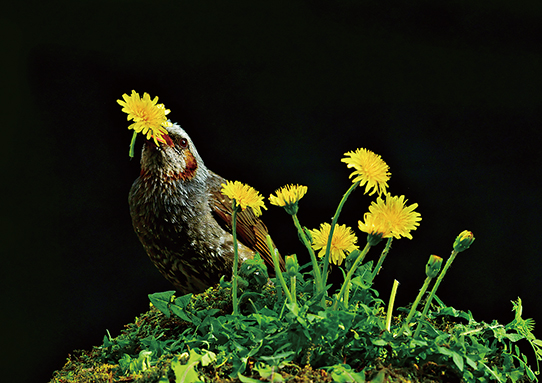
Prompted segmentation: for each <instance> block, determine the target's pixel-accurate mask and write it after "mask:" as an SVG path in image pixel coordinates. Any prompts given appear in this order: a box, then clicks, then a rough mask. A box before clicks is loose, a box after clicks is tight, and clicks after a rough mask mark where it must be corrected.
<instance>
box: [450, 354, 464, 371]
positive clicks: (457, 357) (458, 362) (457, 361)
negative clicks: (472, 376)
mask: <svg viewBox="0 0 542 383" xmlns="http://www.w3.org/2000/svg"><path fill="white" fill-rule="evenodd" d="M452 359H453V361H454V363H455V365H456V366H457V368H459V371H461V372H462V371H463V367H464V363H465V361H464V360H463V356H461V355H459V354H458V353H457V352H455V351H452Z"/></svg>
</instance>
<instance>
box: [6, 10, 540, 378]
mask: <svg viewBox="0 0 542 383" xmlns="http://www.w3.org/2000/svg"><path fill="white" fill-rule="evenodd" d="M8 7H10V8H7V9H5V13H4V14H3V15H2V16H0V19H1V20H0V21H1V22H0V29H1V36H2V40H3V43H2V44H3V45H4V48H2V51H3V56H4V58H3V60H2V61H3V63H2V64H3V65H4V66H5V68H4V69H3V70H2V84H3V85H2V88H3V92H2V98H3V100H2V102H1V105H2V110H3V111H2V126H3V130H2V142H3V145H2V150H0V156H1V157H0V158H1V165H2V185H3V187H2V188H1V192H2V195H1V201H2V214H1V220H0V223H1V225H2V226H1V233H2V237H1V241H0V243H1V245H0V246H1V248H2V250H1V251H2V265H1V272H2V275H1V279H0V286H1V291H2V308H3V309H2V322H3V323H2V330H3V333H4V334H3V337H2V340H3V342H2V347H1V353H2V357H1V359H0V360H1V361H2V364H4V363H5V364H6V366H9V372H7V374H8V376H9V374H10V373H13V374H14V376H13V379H11V380H9V379H8V378H7V377H6V375H5V374H6V369H4V370H3V371H4V372H3V373H2V374H3V378H2V379H4V378H6V379H8V380H6V381H29V382H38V381H47V380H48V379H50V377H51V375H52V372H53V371H54V370H56V369H60V368H61V367H62V365H63V364H64V361H65V358H66V357H67V355H68V353H70V352H71V351H72V350H74V349H83V348H87V349H88V348H91V347H92V346H93V345H99V344H100V343H101V341H102V338H103V336H104V335H105V331H106V329H109V331H110V332H111V333H112V334H113V335H114V336H115V335H117V334H118V333H119V331H120V330H121V329H122V326H123V325H124V324H125V323H128V322H130V321H132V320H133V319H134V317H135V316H137V315H138V314H139V313H141V312H143V311H144V310H146V308H147V307H148V298H147V294H149V293H153V292H157V291H165V290H169V289H170V285H169V284H168V283H167V282H166V281H165V279H163V278H162V277H161V276H160V274H159V273H158V272H157V271H156V270H155V268H154V266H153V265H152V264H151V262H150V261H149V260H148V259H147V257H146V255H145V253H144V251H143V248H142V247H141V245H140V244H139V242H138V240H137V238H136V236H135V234H134V233H133V231H132V227H131V221H130V218H129V213H128V205H127V194H128V190H129V188H130V186H131V183H132V182H133V180H134V179H135V178H136V177H137V175H138V173H139V164H138V160H139V150H140V147H141V142H142V140H141V139H139V141H138V146H137V151H136V153H137V156H136V158H135V159H134V160H132V161H130V160H129V159H128V144H129V141H130V138H131V134H132V133H131V131H128V130H127V126H128V122H127V121H126V115H125V114H124V113H122V112H121V107H120V106H119V105H118V104H117V103H116V100H117V99H119V98H121V96H122V94H123V93H130V92H131V90H132V89H134V90H136V91H137V92H139V93H140V94H142V93H143V92H149V93H150V94H151V96H152V97H154V96H156V95H158V96H159V97H160V100H159V102H162V103H164V104H165V105H166V107H167V108H169V109H171V114H170V115H169V117H170V118H171V119H172V120H173V121H175V122H178V123H180V124H181V125H182V126H183V127H184V128H185V129H186V130H187V131H188V132H189V134H190V135H191V137H192V139H193V141H194V142H195V144H196V146H197V148H198V151H199V153H200V154H201V156H202V157H203V159H204V161H205V163H206V165H207V166H208V167H209V168H210V169H212V170H214V171H215V172H217V173H218V174H220V175H222V176H224V177H226V178H229V179H234V180H240V181H243V182H246V183H248V184H250V185H252V186H253V187H255V188H256V189H258V190H259V191H260V192H261V193H262V194H263V195H265V196H268V195H269V194H270V193H271V192H273V191H274V190H275V189H276V188H277V187H280V186H282V185H284V184H286V183H292V182H293V183H301V184H304V185H307V186H308V187H309V192H308V194H307V196H306V197H305V198H304V199H303V200H302V202H301V205H300V207H301V210H300V213H299V218H300V220H301V222H302V224H304V225H306V226H307V227H309V228H315V227H318V226H319V224H320V223H321V222H324V221H329V220H330V218H331V216H332V215H333V213H334V211H335V208H336V206H337V204H338V202H339V200H340V198H341V196H342V194H343V193H344V192H345V191H346V189H347V188H348V187H349V185H350V181H349V179H348V175H349V174H350V170H349V169H347V168H346V166H345V165H344V164H343V163H341V162H340V159H341V158H342V157H343V154H344V153H345V152H347V151H350V150H354V149H356V148H359V147H366V148H369V149H371V150H373V151H375V152H376V153H379V154H381V155H382V157H383V159H384V160H385V161H386V162H387V163H388V164H389V165H390V167H391V172H392V177H391V180H390V182H389V185H390V191H391V193H392V194H394V195H401V194H404V195H405V196H406V198H408V199H409V203H414V202H416V203H418V204H419V208H418V209H417V210H418V211H419V212H420V213H421V215H422V218H423V219H422V221H421V226H420V227H419V229H418V230H416V231H414V232H413V233H412V234H413V237H414V239H413V240H408V239H401V240H399V241H394V244H393V248H392V251H391V252H390V255H389V257H388V259H387V260H386V262H385V264H384V269H383V270H382V272H381V274H380V276H379V277H378V279H377V288H378V289H379V290H380V292H381V296H382V298H384V299H385V300H387V298H388V296H389V292H390V290H391V285H392V281H393V279H398V280H399V281H400V282H401V285H400V287H399V290H398V295H397V301H396V304H397V305H406V304H408V303H409V302H411V301H412V300H413V299H414V297H415V295H416V293H417V291H418V289H419V288H420V286H421V284H422V283H423V279H424V278H425V274H424V265H425V263H426V261H427V259H428V257H429V255H430V254H437V255H440V256H442V257H445V258H446V257H448V255H449V253H450V251H451V244H452V242H453V240H454V238H455V236H456V235H457V234H458V233H459V232H461V231H462V230H465V229H469V230H472V231H473V232H474V234H475V236H476V241H475V242H474V244H473V246H472V247H471V249H469V250H468V251H466V252H464V253H461V254H460V255H459V256H458V257H457V259H456V261H455V263H454V265H453V266H452V268H451V269H450V271H449V272H448V274H447V276H446V278H445V280H444V282H443V283H442V285H441V287H440V289H439V294H438V295H439V296H440V297H441V298H442V299H443V300H444V301H445V302H446V303H447V304H448V305H451V306H454V307H456V308H458V309H462V310H471V311H472V312H473V314H474V317H475V318H476V319H478V320H485V321H491V320H493V319H498V320H499V321H500V322H501V323H508V322H509V321H510V320H512V319H513V313H512V312H511V309H512V304H511V303H510V301H511V300H514V299H516V298H517V297H518V296H520V297H521V298H522V299H523V302H524V317H533V318H535V319H539V318H542V307H540V305H539V299H538V297H539V294H540V292H541V291H542V289H541V288H540V284H539V283H538V278H539V275H540V272H541V268H542V266H541V263H540V261H539V259H540V254H541V250H542V249H541V243H540V231H541V229H542V224H541V221H540V216H541V212H542V208H541V202H540V197H541V191H542V187H541V182H540V176H541V171H540V154H541V150H540V138H541V132H540V128H541V109H540V106H541V100H542V97H541V85H542V81H541V80H542V76H540V69H541V68H542V66H541V64H542V55H541V51H540V44H539V42H538V37H539V36H541V35H542V27H541V25H542V23H541V15H542V13H541V11H542V10H541V6H540V3H539V2H530V3H529V2H524V3H521V2H513V3H511V2H508V1H494V2H491V3H488V2H484V3H483V5H479V4H478V3H468V4H467V3H466V2H460V1H448V2H446V4H444V2H441V3H438V4H435V2H432V1H415V2H408V4H404V2H401V1H387V2H368V1H362V0H359V1H347V0H344V1H310V2H309V1H307V2H304V1H288V2H280V1H269V2H251V1H234V2H226V1H220V2H213V1H198V2H186V1H180V0H177V1H163V0H160V1H156V2H149V1H146V2H142V1H107V2H105V1H92V2H91V1H72V2H60V1H49V2H35V3H30V2H23V3H18V5H16V4H14V3H12V4H11V5H9V6H8ZM371 201H372V198H370V197H367V196H364V195H363V194H362V192H361V191H360V190H358V191H357V192H356V193H354V195H353V196H352V197H351V198H350V200H349V201H348V202H347V205H346V207H345V211H344V213H343V215H342V216H341V220H340V223H345V224H348V225H349V226H352V227H354V228H356V227H357V220H359V219H362V217H363V213H364V212H365V211H366V210H367V206H368V205H369V203H370V202H371ZM263 218H264V219H265V221H266V223H267V225H268V227H269V229H270V231H271V233H272V234H273V237H274V239H275V242H276V243H277V245H278V246H279V247H280V249H281V251H282V253H283V254H288V253H293V252H296V253H298V256H299V257H305V258H302V259H305V260H308V259H307V257H306V255H305V254H306V253H305V252H303V249H302V248H301V246H300V245H299V244H298V242H297V239H296V233H295V231H294V229H293V226H292V224H291V220H290V218H289V217H288V216H287V215H286V214H285V213H284V212H283V211H282V210H281V209H279V208H276V207H270V208H269V210H268V211H266V212H265V213H264V217H263ZM355 230H356V231H357V229H355ZM358 234H359V237H360V243H361V244H362V243H363V242H364V240H365V236H364V235H363V234H361V233H359V232H358ZM381 246H382V245H381ZM380 250H381V249H380V248H377V249H375V250H373V251H371V253H370V254H369V257H368V259H375V258H377V257H378V254H379V251H380ZM535 333H536V334H540V330H539V329H536V330H535ZM539 336H540V335H539Z"/></svg>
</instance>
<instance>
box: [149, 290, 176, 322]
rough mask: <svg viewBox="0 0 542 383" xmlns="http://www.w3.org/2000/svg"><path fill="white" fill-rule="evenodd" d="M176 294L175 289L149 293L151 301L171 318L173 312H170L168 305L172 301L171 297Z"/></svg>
mask: <svg viewBox="0 0 542 383" xmlns="http://www.w3.org/2000/svg"><path fill="white" fill-rule="evenodd" d="M173 294H175V291H174V290H170V291H164V292H161V293H154V294H149V300H150V301H151V303H152V304H153V305H154V307H156V308H157V309H158V310H160V311H161V312H162V313H163V314H164V315H165V316H166V317H168V318H169V316H170V315H171V313H170V312H169V309H168V306H169V304H170V303H171V297H172V296H173Z"/></svg>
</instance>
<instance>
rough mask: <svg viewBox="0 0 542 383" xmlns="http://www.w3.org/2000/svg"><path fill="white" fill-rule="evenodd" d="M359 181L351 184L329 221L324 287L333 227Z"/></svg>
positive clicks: (323, 273) (323, 274)
mask: <svg viewBox="0 0 542 383" xmlns="http://www.w3.org/2000/svg"><path fill="white" fill-rule="evenodd" d="M359 183H360V181H358V182H356V183H354V184H352V186H350V188H349V189H348V190H347V191H346V193H344V196H343V198H342V199H341V202H339V206H338V207H337V211H336V212H335V215H334V216H333V220H332V221H331V228H330V229H329V237H328V239H327V245H326V255H325V256H324V271H323V272H322V278H323V282H324V283H323V285H324V286H326V284H327V269H328V267H329V254H330V252H331V240H332V238H333V232H334V231H335V225H336V224H337V221H338V220H339V215H340V214H341V210H342V208H343V206H344V203H345V202H346V200H347V199H348V196H349V195H350V194H351V193H352V192H353V191H354V189H355V188H357V187H358V185H359Z"/></svg>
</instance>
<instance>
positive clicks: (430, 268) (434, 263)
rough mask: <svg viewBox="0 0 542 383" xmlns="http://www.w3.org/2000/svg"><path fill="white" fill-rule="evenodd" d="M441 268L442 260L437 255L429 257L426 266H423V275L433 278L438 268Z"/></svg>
mask: <svg viewBox="0 0 542 383" xmlns="http://www.w3.org/2000/svg"><path fill="white" fill-rule="evenodd" d="M441 267H442V258H441V257H439V256H437V255H431V256H430V257H429V261H427V265H425V274H426V275H427V276H428V277H429V278H435V277H436V276H437V275H438V273H439V271H440V268H441Z"/></svg>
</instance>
